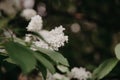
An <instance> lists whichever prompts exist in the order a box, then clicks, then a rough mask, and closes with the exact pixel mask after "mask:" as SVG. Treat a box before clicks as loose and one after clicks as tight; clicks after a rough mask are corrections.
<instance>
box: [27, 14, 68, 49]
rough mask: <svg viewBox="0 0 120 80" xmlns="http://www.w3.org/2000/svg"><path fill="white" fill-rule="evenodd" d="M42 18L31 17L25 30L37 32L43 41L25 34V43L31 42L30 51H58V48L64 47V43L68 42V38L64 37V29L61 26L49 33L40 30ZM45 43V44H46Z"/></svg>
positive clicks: (37, 16)
mask: <svg viewBox="0 0 120 80" xmlns="http://www.w3.org/2000/svg"><path fill="white" fill-rule="evenodd" d="M42 22H43V21H42V18H41V17H40V16H39V15H36V16H34V17H32V19H31V21H30V23H29V25H28V27H27V30H28V31H33V32H37V33H38V34H40V35H41V36H42V37H43V38H44V40H45V41H44V40H42V39H40V38H38V37H35V36H33V35H30V34H27V35H26V38H25V41H26V42H30V41H32V44H33V45H32V46H31V49H33V50H36V49H35V47H41V48H46V49H50V50H58V48H59V47H61V46H64V42H68V36H65V35H64V33H63V31H64V30H65V28H63V27H62V26H59V27H56V28H55V29H52V30H51V31H47V30H42ZM46 42H47V43H46Z"/></svg>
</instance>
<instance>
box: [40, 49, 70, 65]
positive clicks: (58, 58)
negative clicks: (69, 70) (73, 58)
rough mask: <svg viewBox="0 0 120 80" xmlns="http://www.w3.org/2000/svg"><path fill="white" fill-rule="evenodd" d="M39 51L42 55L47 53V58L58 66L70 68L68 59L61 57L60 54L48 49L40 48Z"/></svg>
mask: <svg viewBox="0 0 120 80" xmlns="http://www.w3.org/2000/svg"><path fill="white" fill-rule="evenodd" d="M38 50H39V51H40V52H42V53H45V54H46V55H47V56H49V57H50V58H51V59H52V60H53V61H54V62H56V63H57V64H62V65H64V66H69V63H68V61H67V59H66V58H65V57H64V56H63V55H61V53H58V52H55V51H52V50H48V49H43V48H38Z"/></svg>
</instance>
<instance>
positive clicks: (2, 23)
mask: <svg viewBox="0 0 120 80" xmlns="http://www.w3.org/2000/svg"><path fill="white" fill-rule="evenodd" d="M8 21H9V19H8V18H4V19H0V29H1V28H3V27H5V25H7V23H8Z"/></svg>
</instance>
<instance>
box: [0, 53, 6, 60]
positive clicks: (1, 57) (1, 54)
mask: <svg viewBox="0 0 120 80" xmlns="http://www.w3.org/2000/svg"><path fill="white" fill-rule="evenodd" d="M7 57H8V56H7V54H5V53H1V52H0V62H1V61H3V59H5V58H7Z"/></svg>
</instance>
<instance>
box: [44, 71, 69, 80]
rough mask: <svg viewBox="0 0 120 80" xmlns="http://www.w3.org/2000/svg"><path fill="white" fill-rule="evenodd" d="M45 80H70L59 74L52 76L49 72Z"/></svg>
mask: <svg viewBox="0 0 120 80" xmlns="http://www.w3.org/2000/svg"><path fill="white" fill-rule="evenodd" d="M46 80H70V78H69V77H67V76H65V75H62V74H59V73H55V74H53V75H52V74H51V73H50V72H48V73H47V79H46Z"/></svg>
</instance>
